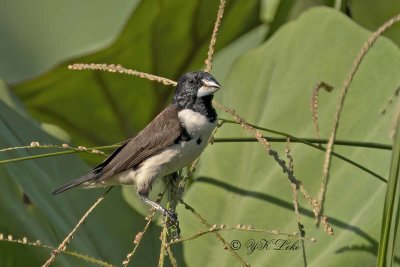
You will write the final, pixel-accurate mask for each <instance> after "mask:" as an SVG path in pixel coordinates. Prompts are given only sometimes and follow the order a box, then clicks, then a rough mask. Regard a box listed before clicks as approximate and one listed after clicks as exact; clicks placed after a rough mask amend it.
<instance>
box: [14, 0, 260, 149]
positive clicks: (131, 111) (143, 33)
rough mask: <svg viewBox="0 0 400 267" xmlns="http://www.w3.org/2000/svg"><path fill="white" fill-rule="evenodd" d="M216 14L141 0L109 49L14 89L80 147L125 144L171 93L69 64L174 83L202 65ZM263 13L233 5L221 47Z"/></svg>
mask: <svg viewBox="0 0 400 267" xmlns="http://www.w3.org/2000/svg"><path fill="white" fill-rule="evenodd" d="M217 9H218V1H211V0H208V1H200V0H197V1H184V0H177V1H155V0H151V1H142V2H141V3H140V4H139V6H138V7H137V8H136V10H135V12H134V14H133V15H132V17H131V18H130V20H129V21H128V23H127V25H126V27H125V29H124V31H123V32H122V34H121V36H120V37H119V38H118V40H117V41H116V42H115V43H114V44H113V45H112V46H110V47H109V48H107V49H105V50H102V51H100V52H98V53H94V54H91V55H88V56H86V57H83V58H77V59H74V60H71V61H69V62H67V63H64V64H62V65H61V66H59V67H58V68H56V69H54V70H52V71H50V72H49V73H47V74H46V75H44V76H42V77H40V78H39V79H36V80H33V81H30V82H27V83H23V84H20V85H18V86H15V87H14V91H15V93H16V94H17V95H18V96H19V97H21V99H22V100H23V101H24V103H25V104H26V105H27V108H28V110H29V111H30V112H31V113H32V114H33V116H34V117H36V118H38V119H40V120H41V121H44V122H50V123H55V124H57V125H59V126H61V127H62V128H64V129H65V130H67V132H68V133H69V134H70V135H71V137H72V140H73V141H74V142H75V143H78V144H84V145H87V146H89V145H95V144H96V145H98V144H110V143H115V142H120V141H122V140H124V139H126V138H127V137H129V136H132V135H133V134H134V133H135V132H137V131H138V130H140V129H141V128H143V126H144V125H145V124H146V123H147V122H148V121H149V120H150V119H151V118H152V117H154V115H155V114H157V113H158V112H159V111H160V110H161V109H162V108H164V106H165V105H166V104H167V103H168V102H169V99H170V95H171V93H172V92H173V91H172V90H170V88H166V87H164V86H160V85H159V84H156V83H151V82H149V81H146V80H143V79H138V78H132V77H127V76H124V75H116V74H110V73H98V72H96V73H94V72H90V71H82V72H77V71H69V70H67V68H66V66H67V64H68V63H73V62H76V61H79V62H96V63H114V64H122V65H124V66H125V67H128V68H133V69H138V70H140V71H145V72H151V73H153V74H157V75H161V76H164V77H168V78H172V79H177V78H178V77H179V76H180V75H181V74H182V73H184V72H185V71H188V70H195V69H200V68H202V66H203V65H202V64H203V62H204V59H205V57H206V53H207V48H208V43H209V40H210V36H211V32H212V28H213V24H214V20H215V17H216V12H217ZM258 13H259V1H257V0H250V1H245V2H240V3H239V2H238V1H231V2H229V3H228V4H227V6H226V13H225V16H224V21H223V24H222V25H221V28H220V32H221V34H220V36H219V39H218V43H217V47H216V48H217V49H220V48H222V47H224V46H226V45H227V44H229V43H230V42H232V41H233V40H235V39H237V38H238V37H240V36H241V35H242V34H244V33H246V32H247V31H248V30H250V29H252V28H254V27H255V26H256V25H258V24H259V18H258V17H259V16H258ZM61 103H62V104H61Z"/></svg>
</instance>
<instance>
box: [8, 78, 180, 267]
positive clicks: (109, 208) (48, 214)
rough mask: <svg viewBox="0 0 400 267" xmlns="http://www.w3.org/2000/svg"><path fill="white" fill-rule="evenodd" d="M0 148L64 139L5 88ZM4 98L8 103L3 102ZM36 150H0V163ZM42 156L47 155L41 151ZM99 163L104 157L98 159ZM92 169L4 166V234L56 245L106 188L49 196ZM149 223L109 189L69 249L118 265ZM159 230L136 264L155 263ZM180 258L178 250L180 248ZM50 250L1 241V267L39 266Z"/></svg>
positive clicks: (63, 159) (46, 161)
mask: <svg viewBox="0 0 400 267" xmlns="http://www.w3.org/2000/svg"><path fill="white" fill-rule="evenodd" d="M0 96H1V100H0V129H1V131H0V148H6V147H15V146H21V145H26V144H29V143H30V142H31V141H39V142H41V143H46V144H50V143H51V144H60V143H62V142H63V141H62V140H60V139H56V138H54V137H53V136H52V135H54V133H50V134H49V133H47V132H45V131H44V130H43V129H42V125H40V124H38V123H37V122H35V121H33V120H32V119H31V118H30V117H29V115H27V114H26V113H25V111H24V110H22V109H21V108H20V104H19V103H16V102H15V101H13V98H14V97H13V96H12V94H10V92H9V91H8V90H7V89H6V87H5V86H3V85H1V86H0ZM4 99H5V100H6V101H5V102H4V101H3V100H4ZM37 152H38V151H37V150H32V149H31V150H15V151H10V152H0V159H1V160H2V159H7V158H12V157H22V156H29V155H32V154H35V153H37ZM40 152H45V151H43V150H41V151H40ZM99 160H101V159H99ZM86 171H88V167H87V165H85V164H84V163H83V162H82V161H81V160H80V159H79V157H78V156H77V155H66V156H60V157H52V158H43V159H38V160H34V161H33V160H32V161H24V162H19V163H13V164H7V165H0V178H1V186H0V233H2V234H4V235H5V236H6V237H7V235H9V234H11V235H13V236H14V238H19V239H22V238H23V237H27V238H28V240H33V241H35V240H37V239H38V240H40V241H41V242H42V244H46V245H50V246H53V247H57V246H58V244H59V243H60V242H61V241H62V240H63V239H64V237H65V236H66V235H67V234H68V233H69V232H70V231H71V230H72V229H73V227H74V226H75V224H76V223H77V222H78V221H79V219H80V218H81V217H82V215H83V214H84V213H85V211H86V210H87V209H88V208H89V207H90V205H92V203H94V201H95V200H96V199H97V197H99V196H100V194H101V193H102V192H103V191H104V190H87V191H85V192H83V191H82V190H74V191H71V192H68V193H65V194H63V195H60V196H57V197H54V196H52V195H51V192H52V191H53V190H54V189H55V188H56V187H57V186H59V185H60V184H61V183H62V181H65V180H67V179H72V178H74V177H77V176H79V175H82V173H85V172H86ZM145 223H146V221H145V220H144V216H142V215H140V214H138V213H137V212H136V211H135V210H133V209H132V208H131V207H130V206H129V205H127V203H126V202H125V201H124V200H123V199H122V197H121V192H120V188H115V189H113V191H111V192H110V193H109V194H108V195H107V197H106V198H105V200H104V201H103V202H102V203H101V204H100V206H99V207H98V208H97V209H96V210H95V211H94V212H93V213H92V214H91V215H90V216H89V218H88V219H87V221H86V222H85V224H84V225H82V226H81V227H80V229H79V230H78V231H77V232H76V234H75V235H74V239H73V240H72V242H71V244H70V246H69V247H68V250H76V251H78V252H79V253H83V254H87V255H90V256H93V257H96V258H98V259H101V260H105V261H107V262H109V263H111V264H114V265H120V264H121V262H122V261H123V260H124V258H125V256H126V254H127V253H128V252H129V251H130V250H131V249H132V248H133V243H132V241H133V239H134V236H135V234H136V233H138V232H139V231H141V230H142V229H143V227H144V224H145ZM160 230H161V229H160V228H159V227H155V226H153V225H152V226H151V227H150V229H149V232H148V233H147V235H146V237H145V238H144V240H143V244H142V247H141V248H140V249H139V250H138V252H137V255H135V257H134V259H133V260H132V261H133V262H134V263H135V264H137V265H139V266H145V265H147V264H150V265H151V266H154V265H156V263H157V261H158V254H159V251H158V249H155V248H158V247H159V245H160V241H159V239H158V237H159V233H160ZM177 252H178V253H177V256H178V259H179V255H180V248H179V247H177ZM49 255H50V251H49V250H46V249H43V248H39V247H29V246H23V245H20V244H10V243H6V242H4V241H3V242H0V266H4V267H6V266H10V267H11V266H40V264H43V263H44V262H45V260H46V259H47V258H48V257H49ZM54 266H91V264H89V263H87V262H83V261H82V260H79V259H76V258H73V257H71V256H65V255H62V254H61V255H60V256H58V258H57V259H56V262H55V264H54Z"/></svg>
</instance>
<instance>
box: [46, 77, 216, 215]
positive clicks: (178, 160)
mask: <svg viewBox="0 0 400 267" xmlns="http://www.w3.org/2000/svg"><path fill="white" fill-rule="evenodd" d="M220 88H221V85H220V84H219V83H218V81H217V80H216V79H215V78H214V77H213V76H212V75H211V74H209V73H208V72H203V71H194V72H188V73H185V74H183V75H182V76H181V77H180V78H179V80H178V82H177V86H176V89H175V93H174V96H173V98H172V101H171V103H170V104H169V105H168V106H167V107H166V108H165V109H164V110H163V111H161V112H160V113H159V114H158V115H157V116H156V117H155V118H154V119H153V120H152V121H151V122H150V123H149V124H148V125H147V126H146V127H145V128H144V129H143V130H141V131H140V132H139V133H138V134H137V135H136V136H134V137H132V138H129V139H128V140H126V141H125V142H123V143H122V144H121V146H119V147H118V148H117V149H116V150H115V151H114V152H113V153H112V154H111V155H110V156H108V157H107V158H106V159H105V160H104V161H103V162H102V163H100V164H99V165H98V166H96V167H94V168H93V170H91V171H90V172H89V173H88V174H86V175H83V176H81V177H78V178H76V179H74V180H72V181H70V182H69V183H67V184H65V185H63V186H61V187H60V188H58V189H56V190H55V191H54V192H53V193H52V194H53V195H57V194H59V193H62V192H64V191H66V190H68V189H71V188H74V187H81V188H96V187H106V186H113V185H134V186H135V187H136V191H137V194H138V196H139V198H140V199H141V200H142V201H143V202H144V203H146V204H148V205H150V206H151V207H153V208H155V209H156V210H158V211H160V212H161V213H162V214H163V215H164V216H168V217H169V219H170V220H171V221H172V222H176V221H177V216H176V214H175V213H174V212H173V211H172V210H168V209H166V208H164V207H162V206H161V205H159V204H158V203H156V202H154V201H152V200H150V199H149V193H150V191H151V188H152V184H153V183H154V181H156V180H157V179H159V178H161V177H164V176H167V175H170V174H173V173H175V172H177V171H179V170H181V169H182V168H183V167H185V166H187V165H188V164H190V163H191V162H193V161H194V160H196V159H197V158H198V157H199V156H200V154H201V153H202V152H203V150H204V148H205V147H206V145H207V143H208V140H209V139H210V137H211V135H212V133H213V131H214V129H215V127H216V126H217V113H216V111H215V109H214V108H213V105H212V100H213V97H214V93H215V92H216V91H218V90H219V89H220Z"/></svg>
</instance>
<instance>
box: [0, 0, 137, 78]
mask: <svg viewBox="0 0 400 267" xmlns="http://www.w3.org/2000/svg"><path fill="white" fill-rule="evenodd" d="M138 3H139V0H120V1H118V4H115V2H113V1H108V0H88V1H84V2H83V1H70V0H59V1H47V0H37V1H2V2H1V3H0V39H1V42H0V58H1V60H0V77H2V79H4V80H5V81H7V82H8V83H15V82H19V81H21V80H26V79H28V78H31V77H32V76H34V75H39V74H41V73H42V72H43V71H45V70H48V69H49V68H51V67H52V66H54V64H55V63H56V62H59V61H60V60H66V59H69V58H71V57H76V56H78V55H83V54H86V53H88V52H90V51H93V50H96V49H97V50H98V49H101V48H104V47H105V46H106V45H109V44H110V43H111V42H112V41H113V40H114V39H115V38H116V37H117V35H118V34H119V32H120V31H121V28H122V27H123V26H124V24H125V23H126V21H127V19H128V18H129V16H130V15H131V13H132V10H133V9H134V7H135V6H136V5H137V4H138Z"/></svg>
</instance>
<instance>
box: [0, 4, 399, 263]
mask: <svg viewBox="0 0 400 267" xmlns="http://www.w3.org/2000/svg"><path fill="white" fill-rule="evenodd" d="M340 3H341V4H340ZM217 7H218V1H212V0H207V1H204V0H203V1H201V0H196V1H184V0H168V1H167V0H163V1H160V0H157V1H156V0H146V1H125V0H124V1H118V2H111V1H103V0H101V1H100V0H97V1H84V2H82V1H64V0H57V1H44V0H40V1H7V0H0V79H1V80H2V82H1V83H0V100H1V101H0V123H1V125H0V149H2V148H6V147H14V146H20V145H27V144H29V143H30V142H31V141H39V142H40V143H45V144H61V143H65V142H67V143H70V144H73V145H76V146H77V145H84V146H87V147H89V146H98V145H108V144H114V143H117V142H120V141H123V140H125V139H126V138H128V137H130V136H132V135H134V134H135V133H136V132H138V131H139V130H140V129H142V128H143V127H144V126H145V125H146V124H147V123H148V122H149V121H150V120H151V119H152V118H153V117H154V116H155V115H156V114H157V113H158V112H159V111H160V110H162V109H163V108H164V107H165V106H166V105H167V104H168V103H169V101H170V98H171V95H172V93H173V90H172V88H170V87H166V86H163V85H160V84H156V83H153V82H150V81H147V80H142V79H139V78H135V77H127V76H124V75H121V74H111V73H98V72H91V71H71V70H68V69H67V68H66V66H67V65H68V64H70V63H76V62H87V63H92V62H94V63H109V64H111V63H114V64H122V65H123V66H125V67H128V68H132V69H137V70H139V71H145V72H150V73H153V74H156V75H160V76H164V77H167V78H170V79H175V80H176V79H178V78H179V76H180V75H182V74H183V73H185V72H186V71H189V70H198V69H202V68H203V62H204V59H205V57H206V54H207V48H208V42H209V39H210V36H211V31H212V28H213V24H214V20H215V15H216V12H217ZM399 12H400V4H399V3H397V2H396V1H389V0H385V1H369V2H365V1H361V0H355V1H316V0H315V1H312V0H309V1H306V0H298V1H290V0H288V1H278V0H264V1H256V0H231V1H229V0H228V1H227V6H226V11H225V16H224V18H223V23H222V25H221V29H220V35H219V38H218V41H217V46H216V50H217V53H216V55H215V58H214V68H213V71H212V74H213V75H214V76H215V77H216V78H217V80H219V81H220V82H221V84H222V85H223V90H221V91H220V92H218V95H217V99H218V100H219V101H220V102H222V103H224V104H225V105H227V106H229V107H231V108H233V109H235V110H236V111H237V112H238V113H239V114H241V115H242V116H243V117H245V118H246V119H247V120H248V121H250V122H251V123H254V124H257V125H259V126H264V127H268V128H272V129H275V130H280V131H285V132H287V133H290V134H293V135H296V136H300V137H314V136H315V133H314V131H313V125H312V119H311V113H310V111H309V100H310V96H311V90H312V88H313V87H314V86H315V85H316V84H317V83H318V82H319V81H325V82H327V83H329V84H331V85H333V86H334V87H335V90H334V91H333V92H332V93H329V94H328V93H325V92H322V93H321V95H320V107H319V112H320V113H319V117H320V128H321V135H322V137H327V136H328V134H329V131H330V127H331V124H332V118H333V112H334V110H335V106H336V99H337V96H338V93H339V88H340V86H341V84H342V82H343V80H344V79H345V77H346V75H347V72H348V71H349V70H350V68H351V64H352V61H353V59H354V58H355V56H356V55H357V53H358V51H359V49H360V48H361V47H362V44H363V43H364V42H365V41H366V40H367V38H368V36H369V35H370V34H371V32H370V31H369V30H375V29H377V28H378V27H379V25H381V24H382V23H383V22H384V21H385V20H387V19H389V18H390V17H391V16H393V15H395V14H397V13H399ZM385 36H386V38H381V39H380V40H379V41H378V42H377V44H376V46H374V47H373V49H372V50H371V51H370V53H369V54H368V55H367V57H366V58H365V61H364V62H363V63H362V65H361V67H360V70H359V72H358V73H357V75H356V77H355V80H354V83H353V84H352V86H351V89H350V93H349V96H348V98H347V100H346V105H345V108H344V113H343V118H342V121H341V123H340V127H339V133H338V138H339V139H346V140H357V141H371V142H380V143H384V144H391V143H392V139H391V138H390V132H391V130H392V127H393V116H394V114H395V112H396V106H395V105H394V104H392V105H389V106H387V102H388V99H390V98H391V97H392V96H393V95H394V93H395V91H396V89H397V88H398V87H399V86H400V78H399V75H398V71H397V69H398V66H399V63H400V51H399V48H398V44H399V43H400V27H399V25H396V26H394V27H393V28H391V29H390V30H388V31H387V33H385ZM382 108H386V109H387V112H386V114H385V115H382V114H380V110H381V109H382ZM219 115H220V117H223V118H229V117H228V115H226V114H222V112H219ZM244 136H246V134H245V133H244V132H243V130H242V129H241V128H240V127H239V126H236V125H224V126H223V127H222V128H221V129H220V130H219V131H218V133H217V136H216V137H217V138H222V137H224V138H225V137H244ZM273 147H274V148H275V149H276V150H277V151H278V152H279V153H280V154H281V157H284V144H273ZM335 149H336V151H337V152H338V153H340V154H343V155H345V156H346V157H349V158H351V159H352V160H354V161H356V162H358V163H360V164H362V165H363V166H365V167H367V168H369V169H371V170H373V171H374V172H376V173H378V174H380V175H381V176H383V177H386V176H387V174H388V172H389V164H390V157H391V154H390V151H382V150H372V149H366V148H349V147H336V148H335ZM48 151H50V150H46V151H45V150H16V151H11V152H0V160H4V159H9V158H14V157H21V156H29V155H35V154H38V153H44V152H48ZM51 151H53V150H51ZM292 153H293V157H294V164H295V174H296V175H297V177H298V178H299V179H300V180H302V181H303V184H304V186H305V187H306V188H307V189H308V190H309V191H310V192H311V193H312V195H314V196H316V195H317V193H318V189H319V184H320V177H321V171H322V162H323V155H324V154H323V153H321V152H320V151H317V150H315V149H311V148H309V147H304V146H303V145H299V144H292ZM82 155H83V154H81V155H80V156H82ZM80 156H78V155H65V156H58V157H49V158H42V159H36V160H29V161H23V162H18V163H10V164H1V165H0V181H1V185H2V186H1V187H0V233H3V234H5V235H8V234H12V235H13V236H14V237H15V238H22V237H25V236H26V237H27V238H28V239H30V240H36V239H39V240H41V242H42V243H44V244H47V245H51V246H55V247H56V246H57V245H58V244H59V243H60V242H61V241H62V240H63V238H64V237H65V236H66V235H67V234H68V233H69V232H70V230H71V229H72V228H73V227H74V225H75V224H76V223H77V221H78V220H79V218H80V217H81V216H82V215H83V213H84V212H85V210H86V209H87V208H89V207H90V205H91V204H92V203H93V202H94V201H95V200H96V199H97V197H98V196H99V194H101V192H102V191H101V190H88V191H82V190H72V191H71V192H68V193H65V194H63V195H60V196H57V197H53V196H51V194H50V192H52V190H53V189H54V188H56V187H57V186H58V185H60V184H62V183H64V182H66V181H67V180H70V179H72V178H74V177H77V176H79V175H81V174H82V173H85V172H86V171H87V170H89V169H90V166H93V165H94V164H96V163H98V162H100V161H101V160H102V158H101V156H88V155H86V154H85V155H84V157H80ZM385 190H386V184H385V183H383V182H381V181H379V180H377V179H376V178H374V177H373V176H371V175H368V174H366V173H365V172H362V171H361V170H359V169H357V168H355V167H354V166H351V165H349V164H347V163H345V162H343V161H340V160H336V159H334V161H333V168H332V174H331V181H330V183H329V186H328V193H327V199H326V201H327V202H326V215H327V216H329V217H330V223H331V224H332V226H333V227H334V230H335V235H334V236H327V235H326V234H325V233H324V232H323V230H321V229H316V228H315V226H314V219H313V217H312V212H311V210H310V208H309V206H308V204H307V203H306V201H304V200H301V201H300V205H301V209H300V211H301V215H302V220H303V224H304V225H305V230H306V233H307V236H308V237H316V238H317V242H316V243H311V242H306V249H305V250H306V255H307V264H308V266H338V265H339V264H342V265H344V266H375V262H376V255H377V248H378V243H379V235H380V227H381V216H382V207H383V201H384V196H385ZM154 191H155V192H154V193H153V196H152V197H153V198H154V196H155V195H156V193H157V190H154ZM27 199H28V200H29V201H27ZM184 200H185V201H186V202H188V203H189V204H191V205H192V206H193V207H194V208H195V209H196V210H197V211H198V212H200V213H201V214H202V215H203V217H204V218H206V219H207V220H208V221H209V222H210V223H211V224H222V223H223V224H226V225H230V226H235V225H237V224H238V223H241V224H252V225H253V226H254V227H256V228H266V229H277V230H281V231H284V232H293V231H296V230H297V224H296V217H295V214H294V212H293V208H292V195H291V190H290V186H289V183H288V181H287V177H286V176H285V175H284V174H283V173H281V170H280V168H279V167H278V166H277V164H276V162H274V161H273V160H272V159H271V158H270V157H267V156H266V153H265V151H264V150H263V149H262V147H261V146H260V145H259V144H256V143H215V144H214V145H212V146H209V147H208V148H207V150H206V151H205V153H204V154H203V155H202V157H201V160H200V163H199V167H198V168H197V170H196V172H195V180H194V182H193V183H192V184H191V185H190V187H189V188H187V190H186V192H185V195H184ZM147 213H148V211H147V207H146V206H144V205H143V204H142V203H140V201H139V200H138V199H137V197H136V195H135V193H134V190H133V189H132V188H129V187H124V188H115V189H114V190H113V191H112V192H110V194H109V195H108V196H107V198H106V199H105V200H104V202H103V203H102V204H101V205H100V206H99V207H98V208H97V209H96V210H95V211H94V212H93V214H91V215H90V216H89V218H88V220H87V222H86V223H85V224H84V225H83V226H82V227H81V228H80V229H79V230H78V232H77V233H76V234H75V236H74V239H73V241H72V242H71V245H70V246H69V248H68V249H71V250H76V251H78V252H80V253H83V254H87V255H90V256H93V257H95V258H98V259H102V260H104V261H107V262H108V263H111V264H113V265H117V266H120V265H121V262H122V261H123V260H124V258H125V256H126V254H127V253H129V252H130V251H131V250H132V248H133V243H132V242H133V239H134V237H135V235H136V233H137V232H139V231H141V230H142V229H143V227H144V224H145V223H146V221H145V220H144V216H145V215H144V214H147ZM178 214H179V217H180V221H181V227H182V235H183V236H185V237H187V236H190V235H191V234H194V233H196V232H197V230H198V229H202V227H203V226H202V225H201V224H200V223H199V222H197V221H196V219H195V218H194V217H193V216H192V214H191V213H189V212H188V211H186V210H185V209H183V208H182V207H181V206H178ZM160 230H161V228H160V219H159V218H158V219H156V220H155V222H154V223H152V224H151V227H150V229H149V231H148V233H147V234H146V235H145V237H144V240H143V242H142V244H141V245H140V247H139V249H138V252H137V254H135V256H134V258H133V259H132V263H131V265H130V266H156V265H157V262H158V257H159V247H160V241H159V235H160ZM222 234H223V236H224V237H225V238H226V240H227V241H228V242H231V241H232V240H239V241H241V242H242V244H243V247H242V248H241V249H239V250H238V251H237V252H238V253H239V254H240V255H241V256H242V257H243V259H245V260H246V261H247V262H249V263H250V264H251V265H252V266H302V265H304V260H303V257H302V252H301V251H255V252H254V253H252V254H251V255H248V254H247V250H246V249H245V247H244V244H245V242H246V241H247V240H249V239H252V238H253V239H255V240H260V239H262V238H265V239H267V240H270V239H272V238H276V237H275V236H271V235H265V234H249V233H243V232H237V231H231V232H223V233H222ZM283 238H285V237H283ZM173 251H174V252H175V256H176V258H177V260H178V264H179V266H239V265H240V264H239V263H238V262H237V261H235V259H234V258H233V257H232V256H231V255H230V254H229V253H228V252H226V251H225V250H224V249H223V246H222V244H221V243H220V242H219V241H218V240H217V239H215V237H214V236H213V235H206V236H204V237H201V238H197V239H196V240H193V241H187V242H184V243H181V244H180V245H177V246H174V247H173ZM49 254H50V251H48V250H45V249H43V248H37V247H28V246H24V245H20V244H11V243H8V242H0V266H38V265H41V264H43V263H44V262H45V260H46V259H47V257H48V256H49ZM166 262H167V263H166V264H167V265H168V264H169V263H168V260H166ZM395 262H396V264H397V265H400V264H399V263H400V255H396V258H395ZM54 266H92V264H91V263H88V262H85V261H82V260H80V259H77V258H76V257H71V256H66V255H60V256H58V257H57V260H56V261H55V263H54Z"/></svg>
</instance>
